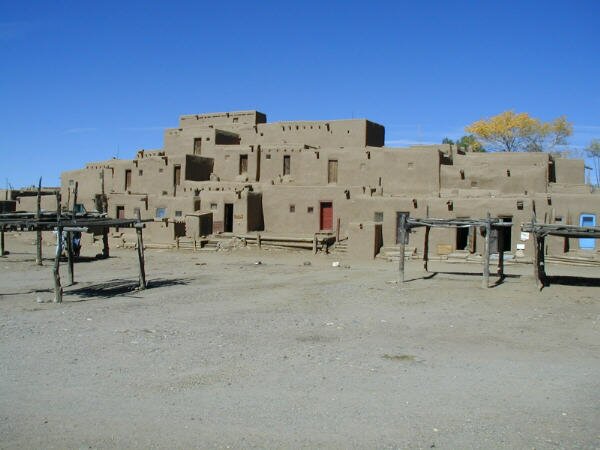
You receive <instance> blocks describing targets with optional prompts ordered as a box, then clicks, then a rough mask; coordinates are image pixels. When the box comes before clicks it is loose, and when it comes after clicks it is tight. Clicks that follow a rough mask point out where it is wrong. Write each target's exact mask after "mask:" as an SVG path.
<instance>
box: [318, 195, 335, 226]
mask: <svg viewBox="0 0 600 450" xmlns="http://www.w3.org/2000/svg"><path fill="white" fill-rule="evenodd" d="M320 226H321V230H322V231H331V230H333V203H332V202H321V221H320Z"/></svg>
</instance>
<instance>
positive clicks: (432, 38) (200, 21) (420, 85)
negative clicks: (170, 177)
mask: <svg viewBox="0 0 600 450" xmlns="http://www.w3.org/2000/svg"><path fill="white" fill-rule="evenodd" d="M599 18H600V1H597V0H589V1H583V0H582V1H577V0H572V1H560V2H559V1H551V0H549V1H523V0H521V1H475V0H473V1H426V2H416V1H411V2H409V1H387V2H386V1H379V2H378V1H372V2H363V1H360V2H359V1H351V0H347V1H296V2H285V1H226V2H225V1H224V2H204V1H190V2H185V1H184V2H176V1H170V2H166V1H165V2H158V1H156V2H154V1H139V2H133V1H119V2H112V1H102V2H88V1H81V0H80V1H58V0H57V1H27V2H18V1H9V0H0V155H1V156H2V158H1V163H0V164H1V165H0V182H1V185H2V187H4V184H5V182H6V181H5V180H6V179H8V180H9V182H10V183H11V184H12V185H13V186H15V187H20V186H25V185H31V184H34V183H35V182H36V179H37V178H38V177H39V176H43V178H44V184H45V185H57V184H58V182H59V181H58V180H59V176H60V172H61V171H62V170H66V169H74V168H79V167H82V165H83V164H84V163H85V162H88V161H94V160H102V159H108V158H111V157H113V156H119V157H122V158H123V157H125V158H132V157H133V156H134V154H135V151H136V150H137V149H140V148H160V147H161V146H162V129H163V128H165V127H170V126H176V125H177V119H178V116H179V115H181V114H191V113H201V112H211V111H226V110H239V109H258V110H260V111H262V112H265V113H266V114H267V116H268V119H269V121H277V120H303V119H340V118H350V117H366V118H369V119H371V120H374V121H376V122H379V123H381V124H383V125H385V126H386V139H387V141H388V144H389V145H395V146H400V145H403V144H407V143H411V142H439V141H441V139H442V138H443V137H445V136H449V137H452V138H456V137H459V136H460V135H461V134H463V128H464V126H465V125H467V124H468V123H470V122H472V121H474V120H477V119H479V118H481V117H486V116H490V115H494V114H497V113H499V112H501V111H504V110H507V109H514V110H516V111H527V112H529V113H530V114H532V115H534V116H537V117H539V118H541V119H544V120H549V119H552V118H555V117H557V116H559V115H563V114H564V115H566V116H567V118H568V119H569V120H571V121H572V122H573V123H574V124H575V135H574V136H573V138H572V139H571V142H572V144H573V146H575V147H578V148H581V147H584V146H585V145H587V143H588V142H589V141H590V139H592V138H594V137H597V138H600V89H599V88H600V57H599V55H600V24H599V22H598V21H599Z"/></svg>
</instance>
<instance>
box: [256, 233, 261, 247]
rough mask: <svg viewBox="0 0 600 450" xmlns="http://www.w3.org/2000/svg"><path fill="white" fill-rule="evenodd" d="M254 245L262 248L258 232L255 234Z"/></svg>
mask: <svg viewBox="0 0 600 450" xmlns="http://www.w3.org/2000/svg"><path fill="white" fill-rule="evenodd" d="M256 245H257V246H258V248H259V249H260V248H262V241H261V238H260V233H258V234H257V235H256Z"/></svg>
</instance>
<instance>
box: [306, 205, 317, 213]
mask: <svg viewBox="0 0 600 450" xmlns="http://www.w3.org/2000/svg"><path fill="white" fill-rule="evenodd" d="M314 210H315V208H314V207H312V206H309V207H308V208H306V212H307V213H308V214H312V213H313V211H314Z"/></svg>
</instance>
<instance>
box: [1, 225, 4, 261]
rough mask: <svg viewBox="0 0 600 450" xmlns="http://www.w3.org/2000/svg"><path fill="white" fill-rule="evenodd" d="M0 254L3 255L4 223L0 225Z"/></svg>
mask: <svg viewBox="0 0 600 450" xmlns="http://www.w3.org/2000/svg"><path fill="white" fill-rule="evenodd" d="M0 256H4V225H3V226H2V227H0Z"/></svg>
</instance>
